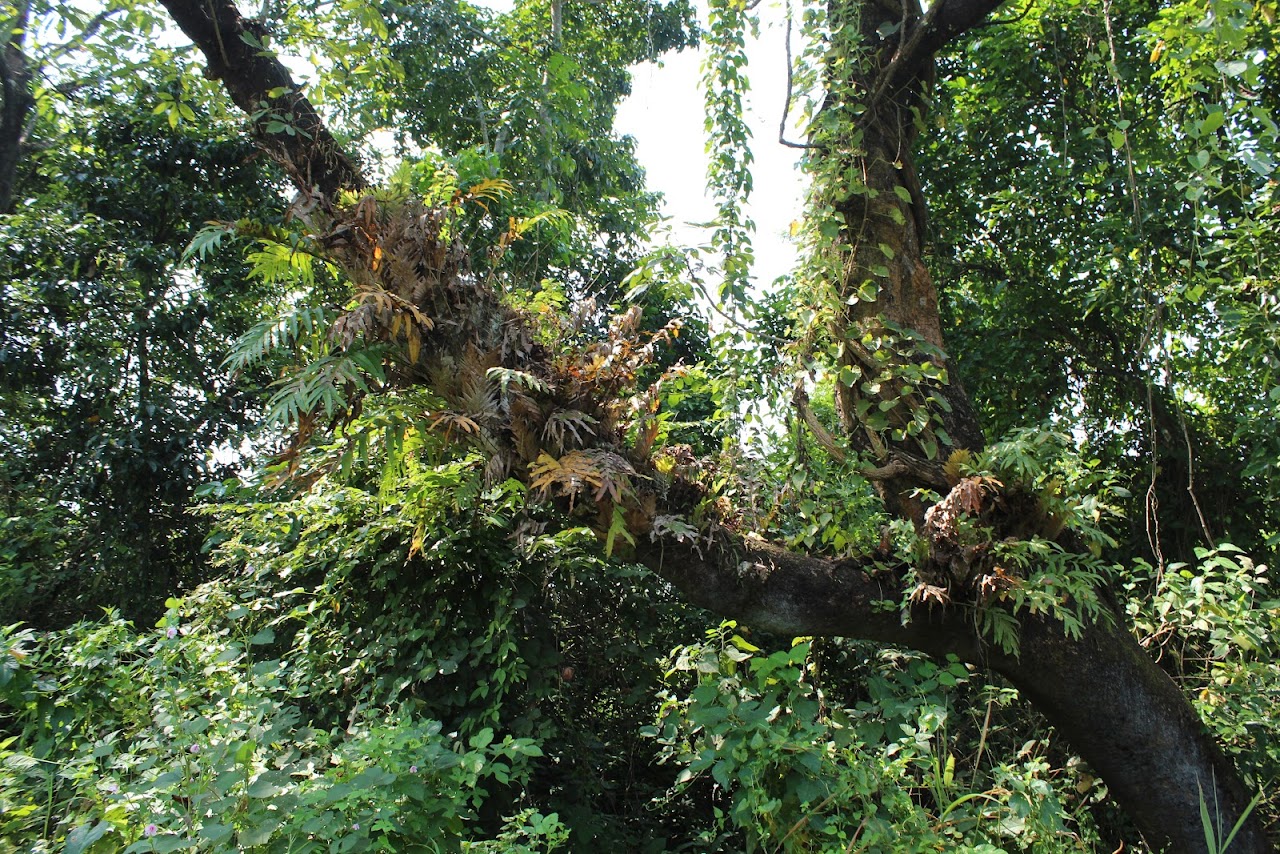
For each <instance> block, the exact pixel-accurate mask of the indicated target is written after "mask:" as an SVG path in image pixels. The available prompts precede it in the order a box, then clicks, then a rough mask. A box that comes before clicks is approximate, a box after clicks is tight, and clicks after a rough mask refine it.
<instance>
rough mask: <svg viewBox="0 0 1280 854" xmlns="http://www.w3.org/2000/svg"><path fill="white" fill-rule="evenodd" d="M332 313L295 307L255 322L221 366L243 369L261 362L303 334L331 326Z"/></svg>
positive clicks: (297, 339) (319, 307)
mask: <svg viewBox="0 0 1280 854" xmlns="http://www.w3.org/2000/svg"><path fill="white" fill-rule="evenodd" d="M330 320H331V318H330V315H329V311H328V309H326V308H324V307H323V306H295V307H293V308H291V309H289V310H288V311H286V312H284V313H283V314H280V315H277V316H276V317H269V318H267V319H266V320H261V321H259V322H258V323H255V324H254V325H253V326H252V327H251V328H250V329H249V331H248V332H246V333H245V334H244V335H241V336H240V338H239V340H237V341H236V343H235V345H234V346H233V348H232V350H231V353H230V354H228V356H227V358H226V359H224V360H223V362H222V366H223V367H224V368H226V369H227V370H230V371H242V370H244V369H245V368H247V367H249V366H250V365H254V364H257V363H258V362H261V361H262V360H263V359H264V358H266V356H267V355H269V354H270V353H273V352H276V351H277V350H281V349H283V348H285V347H288V346H290V345H292V344H295V343H297V342H298V341H299V339H300V338H301V337H302V336H303V335H308V336H312V335H316V334H318V333H319V332H320V331H323V330H325V329H328V328H329V325H330Z"/></svg>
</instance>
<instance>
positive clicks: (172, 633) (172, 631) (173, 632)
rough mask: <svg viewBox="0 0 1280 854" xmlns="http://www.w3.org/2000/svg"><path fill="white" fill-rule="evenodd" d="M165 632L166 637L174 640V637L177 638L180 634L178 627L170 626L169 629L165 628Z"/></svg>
mask: <svg viewBox="0 0 1280 854" xmlns="http://www.w3.org/2000/svg"><path fill="white" fill-rule="evenodd" d="M164 634H165V637H167V638H169V639H171V640H172V639H173V638H176V637H177V636H178V627H177V626H170V627H169V628H168V629H167V630H165V633H164Z"/></svg>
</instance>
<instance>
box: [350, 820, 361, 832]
mask: <svg viewBox="0 0 1280 854" xmlns="http://www.w3.org/2000/svg"><path fill="white" fill-rule="evenodd" d="M351 829H352V830H359V829H360V822H358V821H357V822H352V824H351Z"/></svg>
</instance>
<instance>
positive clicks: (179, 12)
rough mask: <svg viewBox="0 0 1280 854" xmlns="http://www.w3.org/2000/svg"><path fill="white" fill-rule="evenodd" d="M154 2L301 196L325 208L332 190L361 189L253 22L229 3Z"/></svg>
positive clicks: (349, 164)
mask: <svg viewBox="0 0 1280 854" xmlns="http://www.w3.org/2000/svg"><path fill="white" fill-rule="evenodd" d="M161 2H162V3H163V5H164V7H165V8H166V9H168V10H169V14H170V15H171V16H173V20H174V22H176V23H177V25H178V26H179V27H180V28H181V29H182V31H183V33H185V34H186V35H187V37H188V38H190V39H191V40H192V41H193V42H195V44H196V47H198V48H199V49H200V51H201V52H202V53H203V54H204V56H205V60H206V61H207V63H208V64H207V67H206V69H205V75H206V76H208V77H209V78H211V79H214V80H221V81H222V82H223V84H224V85H225V86H226V88H227V92H228V94H230V95H231V99H232V100H233V101H235V103H236V106H238V107H240V109H242V110H244V111H245V112H246V113H248V114H249V118H250V120H251V121H252V122H253V135H254V138H255V139H256V140H257V142H258V143H259V144H260V145H261V146H262V147H263V148H264V149H266V151H267V152H268V153H269V154H270V155H271V156H272V158H273V159H275V161H276V162H277V163H279V164H280V165H281V166H282V167H283V168H284V170H285V172H287V173H288V175H289V177H290V179H291V180H292V181H293V183H294V184H295V185H296V186H297V187H298V189H299V190H300V191H301V192H303V193H304V194H306V195H308V196H315V195H318V196H320V198H321V199H322V200H323V202H324V203H325V204H328V203H331V202H332V201H333V200H334V199H335V198H336V197H337V195H338V192H339V191H340V190H360V189H363V188H364V187H365V186H366V185H367V182H366V181H365V178H364V176H363V175H362V174H361V172H360V169H359V168H358V167H357V166H356V165H355V163H354V162H353V161H352V160H351V159H350V158H349V157H348V156H347V154H346V152H344V151H343V150H342V147H341V146H340V145H339V144H338V142H337V140H335V139H334V138H333V135H332V134H331V133H330V132H329V130H328V128H327V127H326V126H325V124H324V121H323V120H322V119H321V118H320V116H319V114H318V113H317V112H316V110H315V107H313V106H312V104H311V102H310V101H308V100H307V99H306V97H304V96H303V95H302V92H301V90H300V88H299V86H298V84H297V83H295V82H294V80H293V77H292V76H291V75H290V74H289V71H288V69H286V68H285V67H284V66H283V65H282V64H281V63H280V60H278V59H277V58H276V57H275V55H274V54H273V53H271V52H270V51H268V50H266V49H265V47H263V39H264V37H265V35H266V33H265V31H264V28H263V27H262V26H261V25H259V24H257V23H256V22H254V21H251V20H249V19H246V18H244V17H242V16H241V14H240V12H239V10H238V9H237V8H236V7H235V5H234V3H232V2H231V0H161Z"/></svg>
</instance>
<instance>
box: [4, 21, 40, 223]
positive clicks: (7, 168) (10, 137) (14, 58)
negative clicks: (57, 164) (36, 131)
mask: <svg viewBox="0 0 1280 854" xmlns="http://www.w3.org/2000/svg"><path fill="white" fill-rule="evenodd" d="M30 14H31V3H30V0H21V2H20V4H19V6H18V14H17V16H16V17H15V18H14V19H13V20H11V21H5V22H4V25H5V32H6V34H7V38H6V39H5V43H4V53H3V54H2V55H0V214H5V213H9V212H10V211H11V209H12V205H13V187H14V182H15V181H16V180H17V176H18V163H19V161H20V160H21V159H22V149H23V147H24V146H25V145H26V141H27V123H28V117H29V116H30V115H31V111H32V110H33V109H34V108H35V105H36V101H35V97H34V96H33V95H32V93H31V83H32V72H31V63H30V61H29V60H28V59H27V55H26V54H25V53H23V50H22V44H23V41H24V40H25V39H26V35H27V26H28V25H29V23H30Z"/></svg>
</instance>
